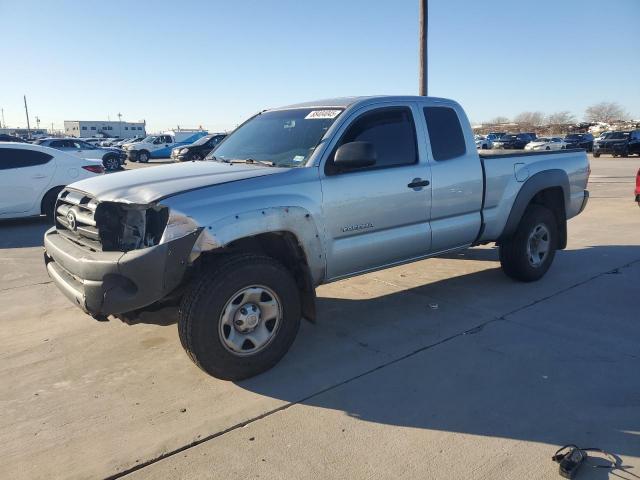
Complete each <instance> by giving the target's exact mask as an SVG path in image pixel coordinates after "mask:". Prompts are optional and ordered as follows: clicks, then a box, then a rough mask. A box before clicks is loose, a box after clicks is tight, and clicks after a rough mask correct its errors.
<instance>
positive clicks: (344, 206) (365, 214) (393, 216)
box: [321, 105, 431, 279]
mask: <svg viewBox="0 0 640 480" xmlns="http://www.w3.org/2000/svg"><path fill="white" fill-rule="evenodd" d="M416 123H418V122H415V121H414V114H413V110H412V108H411V107H410V106H408V105H397V106H384V107H379V106H378V107H375V106H373V107H369V108H368V109H366V110H364V111H360V112H358V113H356V114H354V116H353V117H352V119H351V121H350V122H347V126H346V127H343V131H342V132H341V133H338V136H339V138H340V139H339V140H338V142H337V143H336V144H335V145H334V146H333V147H332V150H331V153H330V154H329V157H328V158H327V159H326V162H325V165H324V174H323V175H322V177H321V183H322V196H323V200H322V201H323V211H324V218H325V232H326V237H327V238H326V241H327V245H328V248H327V278H328V279H336V278H340V277H344V276H348V275H350V274H353V273H359V272H364V271H367V270H373V269H376V268H378V267H382V266H385V265H390V264H394V263H401V262H403V261H406V260H409V259H412V258H417V257H420V256H424V255H426V254H427V253H428V252H429V250H430V248H431V227H430V224H429V217H430V208H431V186H430V181H431V172H430V168H429V165H428V163H427V156H426V152H424V151H421V150H422V149H423V148H424V147H423V146H422V142H418V141H417V139H418V138H423V137H424V135H422V134H420V135H418V134H417V133H416ZM418 124H419V123H418ZM419 125H421V124H419ZM354 141H360V142H369V143H371V144H372V145H373V147H374V149H375V152H376V156H377V160H376V163H375V165H373V166H372V167H365V168H358V169H353V170H350V171H336V169H335V166H334V165H333V156H334V154H335V150H336V149H337V148H338V147H339V146H340V145H342V144H344V143H348V142H354ZM419 145H420V147H419Z"/></svg>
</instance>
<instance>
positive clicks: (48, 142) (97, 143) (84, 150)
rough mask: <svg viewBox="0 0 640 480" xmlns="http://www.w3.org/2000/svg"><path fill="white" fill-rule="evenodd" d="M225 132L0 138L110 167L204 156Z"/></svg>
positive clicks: (112, 169)
mask: <svg viewBox="0 0 640 480" xmlns="http://www.w3.org/2000/svg"><path fill="white" fill-rule="evenodd" d="M225 136H226V134H225V133H211V134H210V133H208V132H207V131H204V130H178V131H167V132H164V133H162V134H159V135H149V136H147V137H133V138H128V139H117V138H110V139H107V140H105V139H104V138H75V137H68V138H56V137H52V138H41V139H38V140H35V141H32V142H28V141H26V140H24V139H21V138H19V137H14V136H11V135H0V142H13V143H33V144H35V145H40V146H43V147H48V148H53V149H56V150H60V151H63V152H66V153H69V154H71V155H74V156H76V157H80V158H85V159H93V160H101V161H102V164H103V166H104V168H105V170H107V171H114V170H119V169H121V168H122V167H123V166H124V165H125V163H126V161H127V160H130V161H132V162H143V163H146V162H148V161H149V160H150V159H151V158H168V157H169V158H171V159H173V160H174V161H177V162H184V161H193V160H203V159H204V158H205V157H206V156H207V155H208V154H209V152H211V150H213V149H214V148H215V147H216V146H217V145H218V144H219V143H220V142H221V141H222V139H223V138H224V137H225Z"/></svg>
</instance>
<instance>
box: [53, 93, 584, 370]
mask: <svg viewBox="0 0 640 480" xmlns="http://www.w3.org/2000/svg"><path fill="white" fill-rule="evenodd" d="M207 160H209V161H205V162H190V163H184V164H178V165H167V166H159V167H154V168H147V169H140V170H135V171H128V172H122V173H117V174H113V175H105V176H101V177H96V178H92V179H89V180H83V181H81V182H78V183H75V184H73V185H71V186H69V187H68V188H66V189H65V190H63V191H62V192H61V193H60V195H59V197H58V201H57V205H56V223H55V226H54V227H53V228H51V229H50V230H49V231H47V232H46V234H45V239H44V242H45V262H46V266H47V270H48V273H49V275H50V276H51V278H52V279H53V280H54V282H55V283H56V285H57V286H58V287H59V288H60V290H61V291H62V292H63V293H64V294H65V295H66V296H67V297H68V298H69V299H70V300H71V301H72V302H73V303H74V304H76V305H77V306H78V307H80V308H82V309H83V310H84V311H85V312H87V313H89V314H91V315H92V316H94V317H95V318H98V319H104V318H106V316H108V315H114V316H116V317H120V318H122V319H124V320H131V319H132V318H133V317H135V315H136V314H138V313H139V312H141V311H143V310H145V309H146V310H149V309H156V308H157V307H158V306H159V305H163V304H170V303H174V304H178V305H179V315H178V330H179V335H180V339H181V341H182V344H183V346H184V348H185V350H186V351H187V353H188V354H189V356H190V357H191V359H192V360H193V361H194V362H195V363H196V364H197V365H198V366H200V367H201V368H202V369H203V370H205V371H206V372H208V373H209V374H211V375H213V376H215V377H218V378H223V379H232V380H238V379H242V378H247V377H251V376H253V375H256V374H258V373H260V372H263V371H265V370H267V369H269V368H270V367H272V366H273V365H274V364H275V363H277V362H278V361H279V360H280V358H282V356H283V355H284V354H285V353H286V352H287V350H288V349H289V347H290V345H291V344H292V342H293V340H294V338H295V336H296V334H297V332H298V327H299V325H300V320H301V318H303V317H304V318H307V319H309V320H312V321H313V320H315V317H316V313H315V287H317V286H318V285H320V284H323V283H328V282H332V281H334V280H339V279H343V278H347V277H351V276H354V275H359V274H361V273H366V272H370V271H373V270H377V269H382V268H386V267H390V266H393V265H398V264H402V263H406V262H412V261H415V260H420V259H423V258H426V257H430V256H434V255H438V254H441V253H444V252H450V251H453V250H459V249H464V248H467V247H469V246H472V245H479V244H485V243H489V242H495V243H496V244H497V245H499V246H500V262H501V264H502V268H503V270H504V272H505V273H506V274H507V275H508V276H510V277H512V278H514V279H516V280H520V281H525V282H528V281H534V280H538V279H539V278H540V277H542V276H543V275H544V274H545V273H546V272H547V270H548V269H549V267H550V265H551V263H552V261H553V258H554V254H555V251H556V250H557V249H563V248H565V246H566V243H567V220H568V219H569V218H571V217H573V216H575V215H577V214H578V213H580V212H581V211H582V210H583V209H584V207H585V205H586V202H587V199H588V192H587V191H586V190H585V187H586V185H587V179H588V176H589V173H590V168H589V163H588V160H587V156H586V153H585V152H584V150H566V151H559V152H549V153H547V152H539V153H538V152H532V153H519V154H509V153H505V154H500V155H483V156H479V155H478V152H477V150H476V146H475V143H474V137H473V133H472V131H471V128H470V126H469V122H468V120H467V117H466V115H465V113H464V111H463V109H462V108H461V107H460V105H458V104H457V103H456V102H453V101H451V100H446V99H441V98H431V97H388V96H386V97H366V98H341V99H332V100H325V101H318V102H309V103H305V104H299V105H293V106H288V107H283V108H277V109H273V110H268V111H263V112H261V113H259V114H257V115H255V116H253V117H252V118H250V119H249V120H247V121H246V122H245V123H243V124H242V125H241V126H240V127H238V128H237V129H236V130H235V131H234V132H233V133H232V134H231V135H230V136H228V137H227V138H226V139H225V140H224V141H223V142H222V143H220V144H219V145H218V147H217V148H216V149H215V150H213V151H212V152H211V153H210V154H209V156H208V157H207Z"/></svg>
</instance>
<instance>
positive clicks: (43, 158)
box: [0, 148, 53, 170]
mask: <svg viewBox="0 0 640 480" xmlns="http://www.w3.org/2000/svg"><path fill="white" fill-rule="evenodd" d="M52 158H53V157H52V156H51V155H49V154H48V153H44V152H37V151H35V150H28V149H22V148H20V149H18V148H0V170H10V169H13V168H22V167H33V166H36V165H44V164H45V163H48V162H49V161H50V160H51V159H52Z"/></svg>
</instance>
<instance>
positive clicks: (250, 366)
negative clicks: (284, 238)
mask: <svg viewBox="0 0 640 480" xmlns="http://www.w3.org/2000/svg"><path fill="white" fill-rule="evenodd" d="M301 316H302V313H301V306H300V294H299V291H298V287H297V285H296V282H295V280H294V278H293V276H292V275H291V273H289V271H288V270H287V269H286V268H285V267H284V266H283V265H281V264H280V263H278V262H277V261H276V260H274V259H272V258H270V257H266V256H262V255H254V254H245V255H230V256H227V257H223V258H222V259H221V260H219V261H218V263H217V264H215V266H214V267H212V269H211V270H210V271H209V272H207V273H205V274H204V275H203V276H202V277H200V278H199V279H197V280H196V281H195V282H194V283H193V284H192V286H191V287H190V289H189V291H188V292H187V293H186V295H185V296H184V298H183V300H182V303H181V305H180V310H179V316H178V329H179V334H180V341H181V343H182V346H183V347H184V349H185V350H186V352H187V354H188V355H189V356H190V357H191V359H192V360H193V362H194V363H195V364H196V365H198V366H199V367H200V368H201V369H202V370H204V371H205V372H207V373H208V374H210V375H213V376H214V377H216V378H220V379H222V380H234V381H235V380H242V379H245V378H249V377H253V376H254V375H258V374H259V373H262V372H264V371H266V370H268V369H270V368H271V367H273V366H274V365H275V364H276V363H278V361H279V360H280V359H281V358H282V357H283V356H284V355H285V354H286V353H287V351H288V350H289V347H291V344H292V343H293V341H294V339H295V337H296V335H297V333H298V329H299V327H300V318H301Z"/></svg>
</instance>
